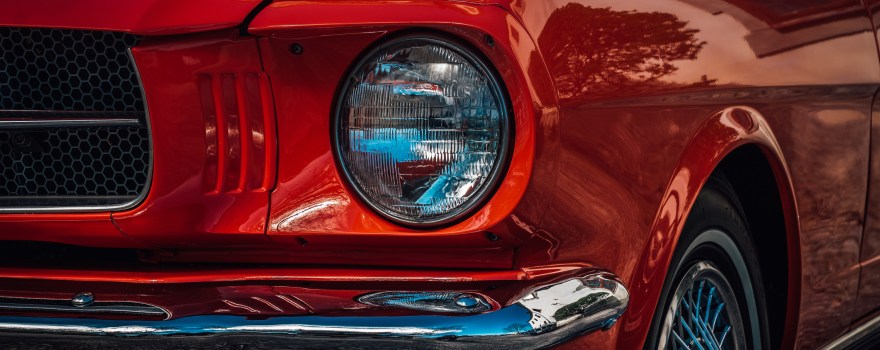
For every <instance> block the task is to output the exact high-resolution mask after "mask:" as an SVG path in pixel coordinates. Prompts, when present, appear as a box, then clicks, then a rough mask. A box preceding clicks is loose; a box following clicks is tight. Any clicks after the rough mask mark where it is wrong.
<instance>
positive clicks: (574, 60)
mask: <svg viewBox="0 0 880 350" xmlns="http://www.w3.org/2000/svg"><path fill="white" fill-rule="evenodd" d="M687 25H688V23H687V22H685V21H681V20H679V19H678V17H676V16H675V15H672V14H669V13H661V12H636V11H613V10H611V9H609V8H593V7H586V6H583V5H581V4H568V5H565V6H564V7H561V8H559V9H558V10H556V11H554V12H553V13H552V14H551V15H550V17H549V18H548V20H547V26H546V27H545V28H544V30H543V32H542V33H541V36H540V37H539V38H538V43H539V45H541V47H542V49H543V51H544V52H545V54H546V57H545V59H546V61H547V63H548V65H549V68H550V74H551V75H553V77H554V80H555V81H556V84H557V88H558V89H559V92H560V97H562V98H579V97H591V96H595V97H600V96H603V95H605V96H607V95H613V94H619V93H620V92H624V91H627V92H633V91H640V90H645V89H649V88H656V87H658V86H664V85H669V83H664V82H661V81H660V78H662V77H664V76H667V75H669V74H672V73H673V72H675V71H676V70H678V68H677V67H676V66H675V65H674V64H673V62H674V61H677V60H694V59H696V58H697V54H698V53H699V52H700V50H702V48H703V46H704V45H706V42H704V41H700V40H698V39H697V38H696V34H697V33H698V32H699V30H698V29H689V28H687ZM713 82H714V81H712V80H709V79H708V78H706V77H704V78H703V80H702V81H701V82H697V83H696V84H695V85H698V86H700V85H710V84H712V83H713Z"/></svg>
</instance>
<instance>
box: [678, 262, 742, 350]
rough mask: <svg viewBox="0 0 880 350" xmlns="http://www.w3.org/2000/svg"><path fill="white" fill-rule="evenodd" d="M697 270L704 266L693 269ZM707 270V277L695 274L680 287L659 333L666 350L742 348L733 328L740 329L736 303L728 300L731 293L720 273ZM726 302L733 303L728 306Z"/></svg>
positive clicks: (712, 269)
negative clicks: (662, 335)
mask: <svg viewBox="0 0 880 350" xmlns="http://www.w3.org/2000/svg"><path fill="white" fill-rule="evenodd" d="M700 267H702V268H706V265H705V264H702V266H701V264H698V265H696V266H694V267H693V268H692V269H698V268H700ZM708 270H709V271H711V272H709V273H708V277H705V276H703V275H704V274H706V273H702V274H701V273H699V272H697V273H693V274H690V275H689V276H691V277H689V278H687V279H685V280H684V281H682V282H681V284H679V286H678V289H677V290H676V292H675V294H674V296H673V299H672V303H671V304H670V306H669V307H670V308H673V309H672V310H669V311H667V312H668V313H667V315H668V316H667V321H666V322H665V324H666V325H667V326H665V328H664V329H665V331H664V332H663V333H662V334H664V336H665V337H666V339H664V341H665V344H666V347H667V349H669V350H678V349H687V350H726V349H733V350H739V349H741V348H742V347H743V346H745V344H746V340H745V339H744V337H743V335H742V334H741V333H740V332H738V329H736V330H735V329H734V328H735V327H741V326H742V319H741V318H740V314H739V313H737V312H735V310H736V305H737V304H736V303H735V302H736V300H735V299H731V300H727V298H734V297H733V291H732V290H731V287H730V285H729V284H728V283H727V281H726V280H725V279H724V278H723V275H721V273H720V272H718V271H717V270H716V269H714V268H712V267H711V266H709V267H708ZM697 271H700V270H697ZM703 271H705V270H703ZM728 302H733V303H734V304H732V305H731V307H728ZM728 338H734V339H733V340H729V341H728ZM725 345H726V346H725Z"/></svg>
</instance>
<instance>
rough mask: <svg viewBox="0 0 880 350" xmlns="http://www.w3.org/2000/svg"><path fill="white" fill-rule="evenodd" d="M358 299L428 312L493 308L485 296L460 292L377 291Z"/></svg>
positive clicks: (359, 300) (467, 311)
mask: <svg viewBox="0 0 880 350" xmlns="http://www.w3.org/2000/svg"><path fill="white" fill-rule="evenodd" d="M357 300H358V302H361V303H364V304H367V305H373V306H386V307H396V308H403V309H410V310H419V311H428V312H449V313H480V312H486V311H489V310H491V309H492V307H491V306H490V305H489V303H488V302H486V300H485V299H483V297H481V296H479V295H475V294H469V293H459V292H377V293H370V294H366V295H363V296H361V297H359V298H358V299H357Z"/></svg>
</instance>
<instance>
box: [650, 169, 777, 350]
mask: <svg viewBox="0 0 880 350" xmlns="http://www.w3.org/2000/svg"><path fill="white" fill-rule="evenodd" d="M742 213H743V210H742V208H741V205H740V204H739V201H738V200H737V198H736V195H735V192H734V191H733V189H732V187H731V186H730V183H729V182H727V180H725V179H724V178H723V177H722V176H714V175H713V176H712V177H711V178H710V179H709V181H708V182H707V183H706V185H705V186H704V188H703V190H702V191H701V192H700V194H699V196H698V197H697V201H696V203H695V204H694V207H693V208H692V209H691V212H690V215H689V216H688V218H687V221H686V222H685V225H684V229H683V230H682V234H681V237H680V238H679V241H678V244H677V246H676V250H675V253H674V254H673V257H672V262H671V264H670V267H669V271H668V273H667V275H666V276H667V277H666V280H665V281H664V283H663V291H662V293H661V295H660V299H659V303H658V307H657V309H656V311H655V312H654V317H653V319H652V322H651V329H650V331H649V333H648V338H647V339H646V341H645V349H675V348H676V346H668V345H670V344H672V343H670V342H673V343H676V344H678V343H677V341H676V340H675V338H674V337H676V336H678V333H682V334H688V331H689V330H690V328H698V327H700V325H699V324H696V323H699V322H700V321H693V322H694V323H692V324H691V326H690V327H689V326H688V325H687V323H689V322H691V321H686V322H682V320H688V319H692V317H691V318H689V317H687V316H693V315H692V314H691V313H693V310H691V309H690V307H691V305H694V306H696V308H695V309H696V310H699V306H701V305H702V301H705V302H706V305H705V308H704V309H703V310H702V311H699V312H698V313H697V314H700V315H702V313H703V312H704V311H705V310H706V309H709V310H712V311H716V310H721V311H717V314H722V316H721V318H722V322H721V324H720V325H718V326H719V328H726V327H721V325H723V324H724V321H727V322H728V323H729V325H730V326H731V331H730V332H728V334H729V335H730V336H731V337H732V338H728V339H733V340H732V341H730V342H727V340H726V339H725V340H724V341H725V343H724V344H722V345H723V346H724V347H723V348H724V349H734V348H735V349H756V350H760V349H769V348H770V346H769V333H768V330H767V329H768V328H767V325H768V323H767V314H766V309H767V308H766V305H765V304H766V302H765V300H766V299H765V296H764V288H763V286H762V283H761V281H762V280H761V273H760V268H759V265H758V260H757V255H756V253H755V252H756V250H755V247H754V244H753V243H752V239H751V237H750V235H749V232H750V231H749V228H748V225H747V223H746V221H745V220H744V216H743V215H742ZM700 283H703V284H700ZM709 287H715V289H716V290H712V293H713V296H714V294H717V295H718V298H719V299H718V300H721V301H722V302H725V303H726V304H725V305H722V306H720V307H718V304H717V303H719V301H718V300H716V301H715V302H716V304H714V305H715V306H716V309H712V307H711V306H712V305H713V304H712V297H706V294H708V292H706V294H703V291H704V290H705V291H707V290H709V289H710V288H709ZM725 290H727V291H725ZM716 292H717V293H716ZM694 294H696V301H695V300H694ZM723 295H727V298H723ZM725 299H731V300H725ZM731 305H735V307H733V306H731ZM725 307H727V308H725ZM736 312H738V315H737V314H735V313H736ZM706 315H707V316H706V319H707V320H708V319H710V318H711V317H710V316H709V313H708V312H707V313H706ZM679 316H682V317H681V318H679ZM717 318H718V316H716V317H715V319H717ZM737 318H738V319H739V320H740V321H739V323H737ZM715 326H716V324H715V321H712V328H711V330H710V331H709V332H708V333H712V332H713V331H715V328H716V327H715ZM735 328H741V329H739V330H737V329H735ZM705 329H708V328H705ZM672 333H675V335H672ZM717 334H720V333H715V335H717ZM724 337H725V338H726V336H724ZM696 338H701V337H699V336H698V337H696ZM703 338H704V337H703ZM716 338H722V336H718V337H716ZM692 339H693V338H692ZM688 341H693V340H688V339H686V338H685V342H686V343H687V342H688ZM701 341H704V339H702V338H701Z"/></svg>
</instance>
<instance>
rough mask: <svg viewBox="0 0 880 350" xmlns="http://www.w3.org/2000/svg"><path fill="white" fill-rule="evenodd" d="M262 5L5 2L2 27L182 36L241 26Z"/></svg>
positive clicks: (235, 0)
mask: <svg viewBox="0 0 880 350" xmlns="http://www.w3.org/2000/svg"><path fill="white" fill-rule="evenodd" d="M259 3H260V0H135V1H128V0H122V1H120V0H76V1H52V0H0V26H6V27H43V28H71V29H89V30H108V31H121V32H129V33H134V34H141V35H165V34H182V33H192V32H197V31H206V30H215V29H222V28H230V27H234V26H237V25H238V24H240V23H241V22H242V21H244V19H245V17H246V16H247V15H248V13H250V12H251V11H252V10H254V8H256V7H257V5H258V4H259Z"/></svg>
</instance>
